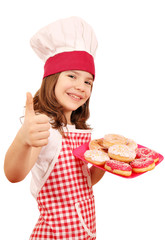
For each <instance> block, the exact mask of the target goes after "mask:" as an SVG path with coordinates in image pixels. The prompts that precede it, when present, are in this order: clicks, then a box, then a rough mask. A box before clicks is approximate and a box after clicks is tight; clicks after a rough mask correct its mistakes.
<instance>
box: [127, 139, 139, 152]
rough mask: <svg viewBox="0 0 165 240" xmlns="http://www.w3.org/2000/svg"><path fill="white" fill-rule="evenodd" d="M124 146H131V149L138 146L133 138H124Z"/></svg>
mask: <svg viewBox="0 0 165 240" xmlns="http://www.w3.org/2000/svg"><path fill="white" fill-rule="evenodd" d="M126 146H128V147H129V148H131V149H133V150H136V149H137V147H138V146H137V143H136V142H135V141H134V140H132V139H129V138H127V139H126Z"/></svg>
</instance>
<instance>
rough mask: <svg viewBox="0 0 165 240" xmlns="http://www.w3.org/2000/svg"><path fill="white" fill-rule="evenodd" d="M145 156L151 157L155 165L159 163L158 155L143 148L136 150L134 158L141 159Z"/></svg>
mask: <svg viewBox="0 0 165 240" xmlns="http://www.w3.org/2000/svg"><path fill="white" fill-rule="evenodd" d="M145 156H147V157H151V158H152V159H153V160H154V162H155V163H156V162H158V161H159V153H157V152H155V151H154V150H151V149H149V148H144V147H142V148H138V149H137V150H136V158H141V157H145Z"/></svg>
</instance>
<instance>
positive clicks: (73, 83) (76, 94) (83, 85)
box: [55, 70, 93, 123]
mask: <svg viewBox="0 0 165 240" xmlns="http://www.w3.org/2000/svg"><path fill="white" fill-rule="evenodd" d="M92 84H93V76H92V74H90V73H88V72H85V71H80V70H71V71H65V72H62V73H61V74H60V76H59V78H58V81H57V84H56V87H55V96H56V98H57V101H58V102H59V103H60V104H61V105H62V106H63V107H64V114H65V116H66V119H67V122H68V123H70V116H71V113H72V111H75V110H76V109H77V108H79V107H80V106H82V105H83V104H84V103H85V102H86V101H87V100H88V98H89V97H90V95H91V90H92Z"/></svg>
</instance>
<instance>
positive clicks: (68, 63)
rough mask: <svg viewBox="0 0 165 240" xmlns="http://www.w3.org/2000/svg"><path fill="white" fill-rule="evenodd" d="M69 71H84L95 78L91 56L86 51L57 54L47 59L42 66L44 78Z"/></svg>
mask: <svg viewBox="0 0 165 240" xmlns="http://www.w3.org/2000/svg"><path fill="white" fill-rule="evenodd" d="M69 70H82V71H86V72H89V73H91V74H92V75H93V76H94V78H95V64H94V59H93V56H92V55H90V54H89V53H88V52H86V51H72V52H62V53H58V54H56V55H54V56H53V57H50V58H48V59H47V61H46V63H45V66H44V77H47V76H49V75H52V74H55V73H59V72H63V71H69Z"/></svg>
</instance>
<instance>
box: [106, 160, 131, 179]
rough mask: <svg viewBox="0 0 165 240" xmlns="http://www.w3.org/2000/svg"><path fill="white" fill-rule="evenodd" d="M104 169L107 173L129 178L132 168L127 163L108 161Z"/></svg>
mask: <svg viewBox="0 0 165 240" xmlns="http://www.w3.org/2000/svg"><path fill="white" fill-rule="evenodd" d="M104 168H105V169H106V170H108V171H109V172H112V173H115V174H118V175H122V176H126V177H129V176H130V175H131V174H132V167H131V166H130V165H129V164H128V163H124V162H121V161H117V160H112V159H111V160H109V161H107V162H106V163H105V166H104Z"/></svg>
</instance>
